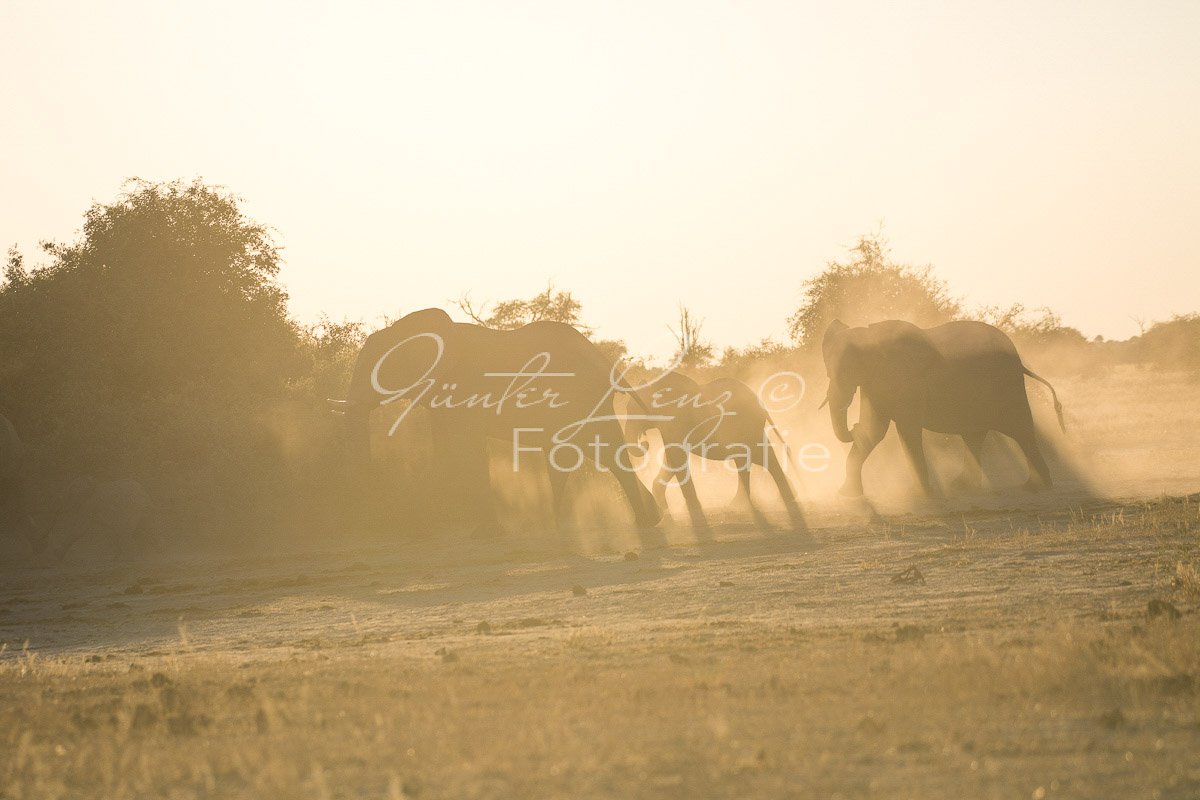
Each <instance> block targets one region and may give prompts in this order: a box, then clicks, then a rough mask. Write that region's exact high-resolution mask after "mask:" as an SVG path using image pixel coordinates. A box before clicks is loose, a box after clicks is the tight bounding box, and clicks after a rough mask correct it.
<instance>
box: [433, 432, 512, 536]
mask: <svg viewBox="0 0 1200 800" xmlns="http://www.w3.org/2000/svg"><path fill="white" fill-rule="evenodd" d="M450 423H451V425H453V427H450V426H449V425H448V426H445V427H443V429H442V431H441V435H440V436H436V437H435V439H434V447H435V449H434V458H435V459H436V458H439V457H440V458H443V459H445V461H446V465H447V467H449V470H448V472H449V474H448V478H449V480H450V482H451V483H450V485H449V487H448V488H449V490H450V498H449V502H456V503H461V504H463V505H464V506H466V507H467V509H468V510H469V512H470V514H471V517H472V518H473V519H474V521H475V529H474V534H475V535H476V536H494V535H497V534H500V533H503V528H502V527H501V526H500V520H499V518H498V517H497V516H496V504H495V497H494V496H493V492H492V481H491V471H490V470H489V468H488V449H487V436H486V433H485V430H484V428H483V425H482V424H478V423H475V422H474V421H473V420H466V419H463V420H460V421H459V424H457V425H454V424H453V423H454V421H453V420H451V421H450Z"/></svg>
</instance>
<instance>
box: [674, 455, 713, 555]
mask: <svg viewBox="0 0 1200 800" xmlns="http://www.w3.org/2000/svg"><path fill="white" fill-rule="evenodd" d="M663 460H664V462H665V463H664V466H665V467H666V468H667V469H668V470H669V471H670V473H671V474H672V476H674V478H675V481H676V483H678V484H679V490H680V491H681V492H683V499H684V502H685V503H687V509H688V515H689V516H690V517H691V519H692V527H693V528H695V529H696V531H697V532H698V533H701V534H705V535H707V534H708V533H709V526H708V519H707V518H706V517H705V516H704V507H703V506H701V505H700V498H699V497H698V496H697V495H696V482H695V481H694V480H693V479H692V470H691V465H690V463H689V454H688V451H687V450H685V449H684V448H683V447H667V448H665V449H664V450H663Z"/></svg>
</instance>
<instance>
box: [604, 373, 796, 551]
mask: <svg viewBox="0 0 1200 800" xmlns="http://www.w3.org/2000/svg"><path fill="white" fill-rule="evenodd" d="M637 396H638V400H639V401H640V405H641V406H642V407H643V408H644V409H646V410H647V411H648V416H662V417H668V419H665V420H657V419H656V420H650V421H648V420H643V419H639V418H638V416H637V414H636V412H635V415H634V416H633V417H631V418H630V419H629V420H628V421H627V422H626V426H625V436H626V438H627V439H628V440H630V441H633V442H638V441H640V440H641V439H642V437H643V436H644V435H645V432H646V430H647V429H649V428H656V429H657V430H658V432H659V433H660V434H661V435H662V440H663V453H662V457H661V464H660V466H659V472H658V476H657V477H656V478H655V480H654V491H653V494H654V499H655V501H656V502H657V503H658V505H659V507H661V508H664V509H665V508H666V494H667V486H668V485H669V484H670V483H671V481H675V482H677V483H678V484H679V488H680V490H682V492H683V497H684V500H685V501H686V502H687V507H688V513H689V514H690V515H691V518H692V524H693V525H694V526H695V527H696V528H697V529H700V530H707V528H708V522H707V520H706V519H705V516H704V509H703V507H702V506H701V505H700V500H699V498H698V497H697V496H696V487H695V482H694V481H692V480H691V475H690V469H689V456H690V455H697V456H700V457H701V458H705V459H709V460H712V461H733V462H734V463H735V465H736V467H737V474H738V493H737V496H736V497H735V499H734V502H735V503H737V502H738V501H741V502H743V503H745V504H746V505H748V506H749V507H750V510H751V513H753V515H754V519H755V522H756V523H758V525H759V526H760V527H764V528H766V527H769V525H768V524H767V521H766V518H765V517H764V516H763V515H762V513H761V512H760V511H759V510H758V507H757V506H755V505H754V501H753V499H752V498H751V496H750V466H751V465H758V466H760V467H763V468H765V469H766V470H767V472H768V473H770V475H771V478H772V479H774V481H775V485H776V487H777V488H778V489H779V494H780V496H781V497H782V498H783V503H784V505H785V506H787V510H788V513H789V514H790V515H791V519H792V524H793V525H794V526H795V527H796V528H797V529H803V528H804V527H805V521H804V515H803V514H802V513H801V511H800V506H799V505H798V504H797V503H796V496H795V494H794V493H793V492H792V488H791V486H790V485H789V484H788V480H787V476H786V475H785V474H784V469H783V465H782V464H781V463H780V461H779V458H778V457H777V456H776V455H775V451H774V449H773V448H772V446H771V442H770V440H769V439H768V437H767V432H768V431H769V430H775V431H776V434H778V429H777V428H776V427H775V424H774V422H772V421H771V417H770V416H769V415H768V414H767V411H766V409H764V408H763V407H762V404H761V403H760V402H759V400H758V396H757V395H756V394H755V393H754V392H753V391H752V390H751V389H750V387H748V386H747V385H746V384H744V383H742V382H741V381H738V380H734V379H732V378H718V379H717V380H714V381H711V382H709V383H706V384H703V385H701V384H699V383H697V382H696V381H694V380H692V379H691V378H689V377H687V376H686V375H682V374H680V373H678V372H675V371H673V370H672V371H669V372H665V373H663V374H662V375H660V376H659V377H658V378H656V379H655V380H654V382H653V383H651V384H649V385H647V386H644V387H642V388H641V389H639V390H638V392H637ZM781 441H782V440H781Z"/></svg>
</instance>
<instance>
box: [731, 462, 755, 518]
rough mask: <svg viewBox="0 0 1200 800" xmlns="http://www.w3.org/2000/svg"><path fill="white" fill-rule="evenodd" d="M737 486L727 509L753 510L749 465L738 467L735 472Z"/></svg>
mask: <svg viewBox="0 0 1200 800" xmlns="http://www.w3.org/2000/svg"><path fill="white" fill-rule="evenodd" d="M737 476H738V485H737V493H736V494H734V496H733V499H732V500H730V501H729V507H730V508H734V509H738V510H741V509H743V508H749V509H752V510H753V509H754V500H753V498H751V496H750V464H749V462H747V463H746V464H744V465H742V466H740V467H738V470H737Z"/></svg>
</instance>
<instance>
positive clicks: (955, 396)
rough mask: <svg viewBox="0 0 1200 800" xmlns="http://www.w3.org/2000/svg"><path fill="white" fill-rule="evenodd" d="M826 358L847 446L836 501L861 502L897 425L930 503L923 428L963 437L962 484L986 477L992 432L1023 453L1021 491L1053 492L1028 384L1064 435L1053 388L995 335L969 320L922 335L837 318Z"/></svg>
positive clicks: (905, 327) (912, 329)
mask: <svg viewBox="0 0 1200 800" xmlns="http://www.w3.org/2000/svg"><path fill="white" fill-rule="evenodd" d="M822 351H823V354H824V356H825V368H826V370H827V372H828V373H829V392H828V394H827V395H826V398H825V401H826V402H827V403H829V414H830V419H831V421H832V423H833V431H834V433H835V435H836V436H837V438H838V439H839V440H841V441H843V442H846V443H849V444H851V445H852V446H851V448H850V453H849V455H848V456H847V458H846V481H845V483H844V484H843V485H842V488H841V490H840V491H841V494H843V495H847V496H851V497H857V496H860V495H861V494H862V492H863V486H862V467H863V461H865V460H866V458H867V456H869V455H870V454H871V451H872V450H873V449H874V448H875V445H877V444H878V443H879V442H880V440H882V439H883V437H884V436H885V435H886V434H887V431H888V428H889V427H890V425H891V423H892V422H893V421H894V422H895V423H896V431H897V433H899V435H900V440H901V442H902V443H903V445H904V449H905V451H906V452H907V453H908V456H909V458H910V460H911V461H912V464H913V467H914V469H915V470H916V473H917V479H918V480H919V481H920V484H921V488H922V489H923V490H924V491H925V493H926V494H927V495H935V494H936V493H937V491H936V490H935V488H934V487H933V485H932V484H931V483H930V480H929V469H928V466H927V464H926V462H925V454H924V449H923V446H922V442H921V431H922V430H923V429H924V430H930V431H936V432H939V433H948V434H957V435H959V436H961V437H962V439H963V441H964V442H965V443H966V445H967V449H968V450H969V451H970V457H969V458H968V459H967V463H966V467H965V469H964V471H963V476H962V478H961V480H962V481H963V482H965V483H966V484H967V485H968V486H973V487H977V486H979V484H980V481H981V479H982V470H981V469H980V466H979V457H980V452H981V450H982V447H983V441H984V438H985V437H986V436H987V433H988V431H997V432H999V433H1003V434H1004V435H1006V436H1009V437H1011V438H1012V439H1013V440H1014V441H1016V443H1017V445H1018V446H1020V448H1021V450H1022V451H1023V452H1024V454H1025V458H1026V460H1027V461H1028V462H1029V466H1030V473H1031V474H1030V477H1029V481H1028V483H1026V488H1029V489H1036V488H1041V487H1049V486H1051V484H1052V482H1051V479H1050V472H1049V470H1048V469H1047V468H1046V461H1045V459H1043V458H1042V454H1041V451H1040V450H1039V449H1038V443H1037V438H1036V436H1035V434H1034V426H1033V415H1032V413H1031V412H1030V409H1029V399H1028V397H1027V396H1026V394H1025V376H1026V375H1028V376H1029V377H1031V378H1033V379H1034V380H1036V381H1039V382H1041V383H1043V384H1045V385H1046V386H1047V387H1049V389H1050V394H1051V395H1052V397H1053V398H1054V410H1055V412H1056V413H1057V414H1058V422H1059V425H1060V426H1061V427H1062V429H1063V431H1064V432H1065V431H1066V425H1065V423H1064V422H1063V414H1062V404H1061V403H1059V401H1058V394H1057V393H1056V392H1055V391H1054V387H1053V386H1051V385H1050V383H1049V382H1048V381H1047V380H1046V379H1045V378H1042V377H1041V376H1039V375H1036V374H1034V373H1033V372H1032V371H1031V370H1029V369H1028V368H1027V367H1026V366H1025V365H1024V364H1023V363H1022V362H1021V357H1020V356H1019V355H1018V354H1017V349H1016V347H1015V346H1014V345H1013V343H1012V341H1011V340H1010V339H1009V338H1008V336H1007V335H1005V334H1004V333H1003V332H1002V331H1001V330H999V329H998V328H995V327H993V326H991V325H988V324H986V323H983V322H971V321H957V322H948V323H946V324H944V325H938V326H937V327H933V328H918V327H917V326H915V325H912V324H910V323H908V322H902V321H900V320H887V321H885V322H877V323H874V324H872V325H869V326H867V327H865V328H850V327H847V326H846V325H845V324H844V323H843V322H841V321H840V320H834V321H833V323H832V324H830V326H829V328H828V330H826V331H825V338H824V341H823V342H822ZM856 390H861V395H860V409H859V421H858V423H857V424H856V425H855V426H854V428H853V430H849V429H847V420H846V416H847V413H846V412H847V409H848V408H849V406H850V402H851V400H852V399H853V398H854V393H855V391H856ZM822 405H824V404H822Z"/></svg>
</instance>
